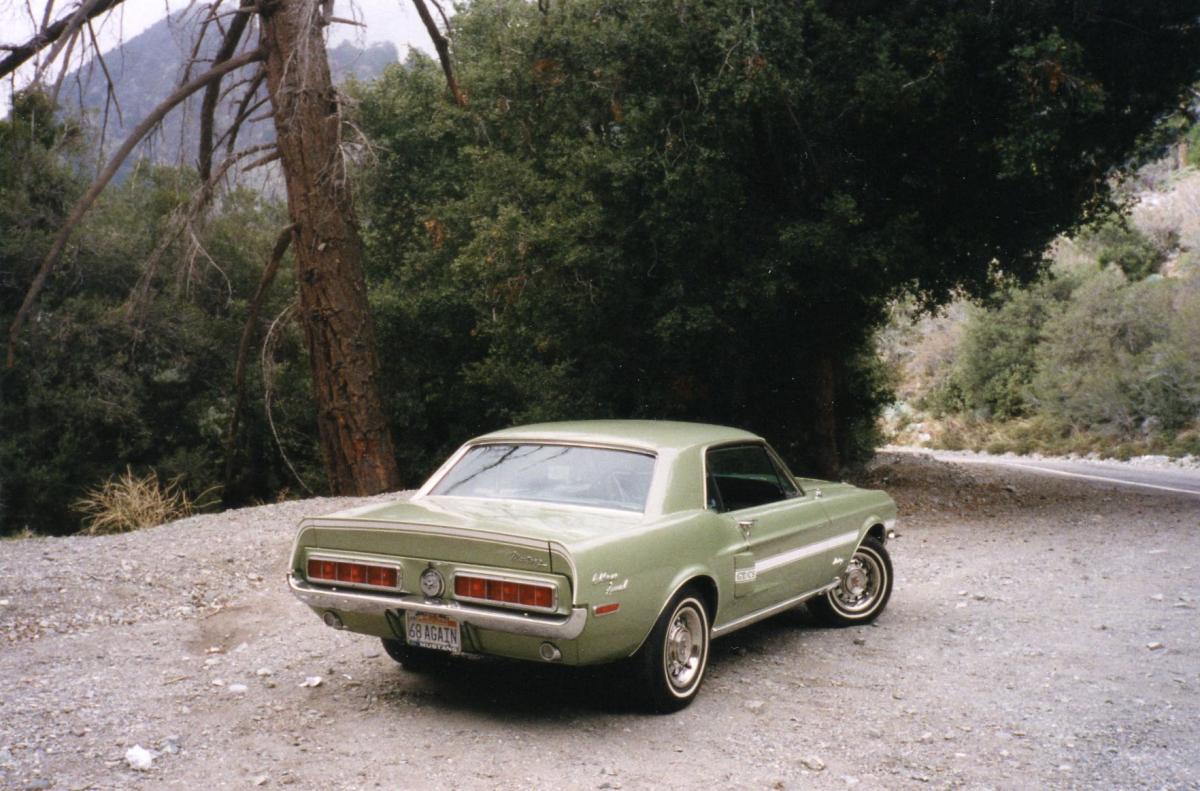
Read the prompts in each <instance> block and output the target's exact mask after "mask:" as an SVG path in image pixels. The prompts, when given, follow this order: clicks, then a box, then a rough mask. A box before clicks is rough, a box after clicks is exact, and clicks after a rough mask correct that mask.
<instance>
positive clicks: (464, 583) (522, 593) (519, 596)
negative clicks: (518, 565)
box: [454, 574, 554, 609]
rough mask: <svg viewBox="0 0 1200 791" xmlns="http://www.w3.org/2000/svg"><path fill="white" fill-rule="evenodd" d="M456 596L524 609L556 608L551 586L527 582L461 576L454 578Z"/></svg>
mask: <svg viewBox="0 0 1200 791" xmlns="http://www.w3.org/2000/svg"><path fill="white" fill-rule="evenodd" d="M454 595H455V596H459V597H463V598H471V599H483V600H486V601H498V602H504V603H505V604H519V605H521V606H522V607H544V608H547V609H549V608H552V607H554V588H552V587H550V586H549V585H531V584H529V583H525V582H510V581H508V580H493V579H485V578H482V577H470V576H466V575H463V574H459V575H457V576H456V577H455V578H454Z"/></svg>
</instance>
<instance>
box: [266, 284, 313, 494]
mask: <svg viewBox="0 0 1200 791" xmlns="http://www.w3.org/2000/svg"><path fill="white" fill-rule="evenodd" d="M299 310H300V299H299V298H298V297H297V298H295V299H293V300H292V301H291V302H290V303H289V304H288V306H287V307H286V308H284V309H283V312H282V313H280V314H279V315H278V316H276V317H275V320H274V321H272V322H271V326H270V327H269V328H268V329H267V337H265V338H264V339H263V345H262V357H261V360H262V372H263V406H264V407H265V408H266V411H267V425H269V426H270V427H271V435H272V436H274V437H275V447H277V448H279V455H280V456H281V457H282V458H283V463H284V464H286V465H287V468H288V469H289V470H291V471H292V475H293V476H294V477H295V478H296V480H297V481H298V482H299V483H300V485H301V486H303V487H304V490H305V491H306V492H308V493H309V494H313V490H312V489H311V488H310V487H309V485H308V484H307V483H305V481H304V479H303V478H301V477H300V473H298V472H296V468H295V466H293V465H292V460H291V459H289V458H288V455H287V452H286V451H285V450H284V449H283V440H281V439H280V438H279V429H277V428H276V427H275V415H274V413H273V412H272V411H271V402H272V401H273V400H274V387H275V363H274V361H272V359H271V357H272V355H273V354H274V352H275V344H276V343H278V341H277V340H276V338H277V335H276V333H277V332H278V331H281V330H282V329H283V327H285V326H286V325H287V323H288V322H289V321H291V320H292V319H294V318H295V316H296V313H297V311H299Z"/></svg>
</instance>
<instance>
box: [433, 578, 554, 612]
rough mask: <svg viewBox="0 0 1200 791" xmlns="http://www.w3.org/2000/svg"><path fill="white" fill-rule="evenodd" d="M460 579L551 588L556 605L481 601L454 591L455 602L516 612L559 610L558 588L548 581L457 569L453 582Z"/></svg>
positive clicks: (491, 600) (492, 600)
mask: <svg viewBox="0 0 1200 791" xmlns="http://www.w3.org/2000/svg"><path fill="white" fill-rule="evenodd" d="M459 577H474V578H475V579H481V580H495V581H496V582H515V583H517V584H518V585H537V586H538V587H539V588H549V589H550V590H551V592H552V594H553V596H554V603H553V604H552V605H550V606H549V607H538V606H535V605H531V604H518V603H517V602H508V601H496V600H495V599H481V598H479V597H478V596H460V595H459V593H458V591H457V590H455V591H454V600H455V601H473V602H479V603H480V604H488V605H491V606H493V607H506V608H508V609H516V610H535V611H537V612H547V613H552V612H556V611H557V610H558V586H557V585H555V584H554V583H553V582H551V581H549V580H546V579H538V578H536V577H525V576H516V575H510V574H496V573H494V572H491V571H472V570H471V569H470V568H469V567H468V568H459V569H455V571H454V575H453V577H452V579H453V580H457V579H458V578H459Z"/></svg>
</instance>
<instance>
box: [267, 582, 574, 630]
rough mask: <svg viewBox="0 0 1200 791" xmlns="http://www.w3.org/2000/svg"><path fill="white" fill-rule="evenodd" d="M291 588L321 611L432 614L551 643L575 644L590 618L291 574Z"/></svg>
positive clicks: (299, 597)
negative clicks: (321, 583) (353, 587)
mask: <svg viewBox="0 0 1200 791" xmlns="http://www.w3.org/2000/svg"><path fill="white" fill-rule="evenodd" d="M288 587H289V588H291V590H292V593H293V594H294V595H295V596H296V598H297V599H299V600H300V601H302V602H304V603H305V604H307V605H308V606H309V607H315V608H317V609H319V610H341V611H343V612H356V613H366V614H368V615H383V614H384V613H386V612H388V611H389V610H404V611H406V612H423V613H432V614H434V615H442V616H445V617H446V618H450V619H452V620H455V621H458V622H459V623H466V624H470V625H472V626H477V627H479V628H480V629H490V630H492V631H495V632H506V633H508V634H519V635H525V636H528V637H542V638H546V639H552V640H574V639H575V638H576V637H578V636H579V635H580V634H581V633H582V632H583V627H584V625H585V624H586V623H587V617H588V611H587V608H586V607H576V608H574V609H572V610H571V614H570V615H568V616H567V617H565V618H546V617H542V616H532V615H518V614H517V613H511V612H498V611H496V610H489V609H485V608H483V607H472V606H469V605H464V604H458V603H456V602H452V601H442V600H439V599H426V598H424V597H422V596H386V595H383V594H379V593H365V592H359V591H347V590H337V589H334V588H318V587H316V586H313V585H309V584H308V583H307V582H304V581H303V580H298V579H296V577H295V576H294V575H292V574H289V575H288Z"/></svg>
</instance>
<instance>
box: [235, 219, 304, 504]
mask: <svg viewBox="0 0 1200 791" xmlns="http://www.w3.org/2000/svg"><path fill="white" fill-rule="evenodd" d="M295 229H296V224H295V223H292V224H291V225H289V226H287V227H286V228H284V229H283V230H281V231H280V232H279V236H277V237H276V238H275V246H274V248H272V250H271V258H270V260H268V261H267V266H266V268H265V269H263V273H262V277H261V278H260V279H259V281H258V288H257V289H255V290H254V296H253V297H252V298H251V299H250V306H249V307H248V308H247V309H246V323H245V325H243V326H242V339H241V341H240V342H239V343H238V353H237V363H236V364H235V365H234V368H233V391H234V397H233V411H232V412H231V413H230V414H229V429H228V431H226V432H225V488H224V490H225V491H226V492H228V491H229V490H230V486H231V484H232V483H233V457H234V451H235V450H236V448H237V433H238V421H239V420H240V418H241V412H242V405H243V404H244V403H245V401H246V356H247V355H248V354H249V353H250V341H251V340H252V339H253V338H254V327H255V325H256V324H258V314H259V311H260V310H261V309H262V303H263V299H264V298H265V297H266V295H267V289H269V288H270V287H271V283H273V282H274V281H275V275H276V273H278V272H279V264H280V262H281V261H283V255H284V253H286V252H287V249H288V247H290V246H291V244H292V236H293V231H295Z"/></svg>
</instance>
